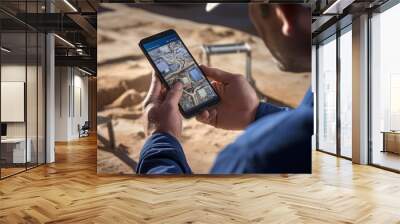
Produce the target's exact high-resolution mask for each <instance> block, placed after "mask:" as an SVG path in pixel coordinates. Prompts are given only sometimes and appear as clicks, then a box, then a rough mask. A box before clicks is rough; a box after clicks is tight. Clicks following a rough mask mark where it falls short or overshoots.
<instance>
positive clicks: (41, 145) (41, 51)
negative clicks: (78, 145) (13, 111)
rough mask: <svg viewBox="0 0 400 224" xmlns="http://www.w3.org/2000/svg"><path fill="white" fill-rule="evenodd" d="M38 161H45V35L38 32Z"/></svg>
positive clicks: (41, 162) (40, 162)
mask: <svg viewBox="0 0 400 224" xmlns="http://www.w3.org/2000/svg"><path fill="white" fill-rule="evenodd" d="M38 38H39V40H38V42H39V45H38V60H39V63H38V77H37V81H38V105H37V106H38V143H37V146H38V163H39V164H43V163H45V156H46V155H45V153H46V151H45V150H46V149H45V86H46V85H45V81H46V79H45V63H46V62H45V60H46V52H45V44H46V38H45V35H44V34H42V33H39V35H38Z"/></svg>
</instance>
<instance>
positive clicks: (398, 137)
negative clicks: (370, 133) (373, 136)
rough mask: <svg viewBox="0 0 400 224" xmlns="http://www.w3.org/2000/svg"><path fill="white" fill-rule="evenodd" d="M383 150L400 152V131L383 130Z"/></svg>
mask: <svg viewBox="0 0 400 224" xmlns="http://www.w3.org/2000/svg"><path fill="white" fill-rule="evenodd" d="M381 133H382V134H383V150H382V152H392V153H397V154H400V131H382V132H381Z"/></svg>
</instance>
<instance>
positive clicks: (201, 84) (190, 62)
mask: <svg viewBox="0 0 400 224" xmlns="http://www.w3.org/2000/svg"><path fill="white" fill-rule="evenodd" d="M139 47H140V48H141V49H142V51H143V53H144V54H145V55H146V58H147V59H148V60H149V62H150V64H151V65H152V67H153V68H154V70H155V71H156V74H157V75H158V76H159V78H160V80H161V82H162V83H163V84H164V85H166V87H167V89H170V88H171V87H172V86H173V85H174V84H175V83H176V82H181V83H182V84H183V93H182V98H181V99H180V102H179V109H180V111H181V113H182V115H183V116H184V117H185V118H190V117H192V116H194V115H196V114H197V113H199V112H201V111H202V110H204V109H205V108H206V107H210V106H212V105H215V104H217V103H218V102H219V101H220V97H219V96H218V94H217V92H216V91H215V89H214V87H213V86H212V85H211V83H210V81H209V80H208V79H207V77H206V76H205V75H204V73H203V71H202V70H201V68H200V67H199V65H198V64H197V62H196V61H195V60H194V58H193V56H192V54H191V53H190V52H189V50H188V49H187V47H186V46H185V44H184V43H183V41H182V40H181V38H180V37H179V35H178V34H177V33H176V32H175V30H166V31H164V32H161V33H158V34H155V35H153V36H150V37H147V38H144V39H142V40H141V41H140V42H139Z"/></svg>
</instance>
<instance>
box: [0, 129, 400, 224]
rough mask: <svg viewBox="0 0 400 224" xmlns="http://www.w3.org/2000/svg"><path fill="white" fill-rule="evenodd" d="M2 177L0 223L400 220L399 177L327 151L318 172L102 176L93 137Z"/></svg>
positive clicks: (316, 158)
mask: <svg viewBox="0 0 400 224" xmlns="http://www.w3.org/2000/svg"><path fill="white" fill-rule="evenodd" d="M56 158H57V162H56V163H55V164H51V165H47V166H41V167H39V168H35V169H33V170H29V171H27V172H25V173H22V174H19V175H16V176H13V177H10V178H7V179H5V180H2V181H0V223H43V222H49V223H249V222H252V223H338V222H341V223H400V175H399V174H395V173H391V172H388V171H384V170H380V169H377V168H374V167H369V166H358V165H352V164H351V163H350V161H347V160H343V159H337V158H335V157H333V156H330V155H326V154H323V153H320V152H315V153H314V154H313V165H314V166H313V174H312V175H289V177H283V176H279V175H253V176H235V177H206V176H200V177H185V178H179V177H164V178H159V177H132V176H119V177H117V176H102V177H100V176H97V175H96V141H95V138H94V137H90V138H85V139H84V140H81V141H79V142H72V143H70V144H58V145H57V154H56Z"/></svg>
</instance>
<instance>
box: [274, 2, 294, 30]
mask: <svg viewBox="0 0 400 224" xmlns="http://www.w3.org/2000/svg"><path fill="white" fill-rule="evenodd" d="M275 13H276V16H277V17H278V19H279V20H280V21H281V23H282V34H283V35H284V36H287V37H289V36H291V35H292V34H293V32H294V30H293V29H294V27H293V24H292V21H291V18H290V16H291V15H290V13H288V11H287V10H284V8H283V7H282V6H279V5H278V6H276V7H275ZM292 16H293V15H292Z"/></svg>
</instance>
